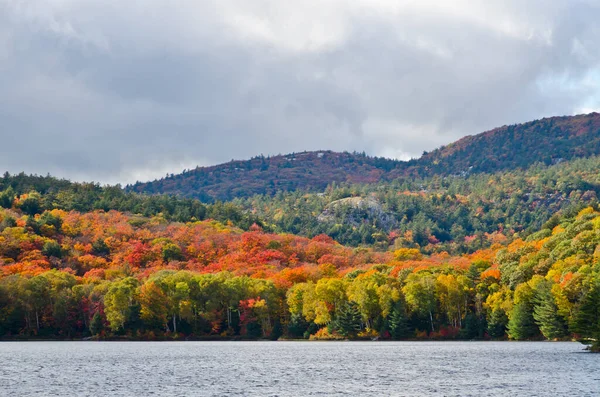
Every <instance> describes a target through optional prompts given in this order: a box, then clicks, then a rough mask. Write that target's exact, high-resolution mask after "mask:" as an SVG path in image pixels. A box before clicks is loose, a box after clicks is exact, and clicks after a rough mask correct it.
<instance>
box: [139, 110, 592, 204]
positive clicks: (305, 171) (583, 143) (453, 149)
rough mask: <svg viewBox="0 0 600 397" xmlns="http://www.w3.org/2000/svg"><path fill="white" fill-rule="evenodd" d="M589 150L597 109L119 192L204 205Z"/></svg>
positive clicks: (223, 169) (257, 163)
mask: <svg viewBox="0 0 600 397" xmlns="http://www.w3.org/2000/svg"><path fill="white" fill-rule="evenodd" d="M594 155H600V114H599V113H590V114H587V115H578V116H563V117H550V118H544V119H541V120H535V121H530V122H527V123H523V124H516V125H510V126H503V127H499V128H495V129H493V130H490V131H487V132H483V133H481V134H477V135H472V136H466V137H464V138H462V139H459V140H458V141H456V142H453V143H451V144H448V145H445V146H442V147H440V148H439V149H436V150H434V151H431V152H429V153H427V152H426V153H424V154H423V156H422V157H421V158H419V159H414V160H410V161H400V160H392V159H386V158H381V157H371V156H368V155H366V154H365V153H356V152H354V153H348V152H343V153H338V152H333V151H329V150H320V151H313V152H301V153H291V154H286V155H277V156H272V157H265V156H257V157H254V158H252V159H250V160H237V161H231V162H229V163H225V164H220V165H215V166H210V167H197V168H195V169H192V170H188V171H184V172H183V173H181V174H177V175H170V176H168V177H165V178H162V179H158V180H154V181H151V182H144V183H141V182H138V183H136V184H134V185H131V186H128V187H127V190H130V191H135V192H139V193H149V194H158V193H167V194H176V195H179V196H184V197H194V198H199V199H201V200H203V201H207V202H210V201H214V200H230V199H233V198H236V197H242V198H244V197H249V196H252V195H255V194H265V195H274V194H275V193H277V192H278V191H294V190H298V189H305V190H312V191H323V190H324V189H325V188H326V187H327V185H329V184H331V183H332V182H335V183H356V184H363V183H375V182H378V181H382V180H383V181H385V180H393V179H396V178H400V177H416V176H421V177H425V176H432V175H441V176H448V175H457V176H461V175H462V176H464V175H466V174H470V173H482V172H490V173H491V172H496V171H502V170H510V169H517V168H526V167H528V166H530V165H532V164H534V163H544V164H546V165H550V164H553V163H557V162H561V161H564V160H571V159H573V158H581V157H589V156H594Z"/></svg>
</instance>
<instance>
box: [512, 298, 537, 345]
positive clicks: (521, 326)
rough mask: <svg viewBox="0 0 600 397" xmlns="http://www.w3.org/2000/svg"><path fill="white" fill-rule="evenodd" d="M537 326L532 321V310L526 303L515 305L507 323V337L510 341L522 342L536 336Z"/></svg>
mask: <svg viewBox="0 0 600 397" xmlns="http://www.w3.org/2000/svg"><path fill="white" fill-rule="evenodd" d="M536 334H537V326H536V324H535V321H534V319H533V308H532V306H531V305H530V304H529V303H527V302H519V303H517V304H516V305H515V306H514V307H513V310H512V312H511V316H510V320H509V321H508V336H509V337H510V338H511V339H516V340H524V339H530V338H533V337H534V336H536Z"/></svg>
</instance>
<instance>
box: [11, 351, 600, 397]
mask: <svg viewBox="0 0 600 397" xmlns="http://www.w3.org/2000/svg"><path fill="white" fill-rule="evenodd" d="M582 349H583V346H582V345H580V344H578V343H548V342H546V343H544V342H531V343H529V342H523V343H510V342H6V343H0V394H1V395H2V396H151V395H157V396H196V395H197V396H310V395H319V396H321V395H332V396H333V395H339V396H342V395H360V396H368V395H373V396H420V395H435V396H594V395H600V355H598V354H590V353H587V352H583V351H582Z"/></svg>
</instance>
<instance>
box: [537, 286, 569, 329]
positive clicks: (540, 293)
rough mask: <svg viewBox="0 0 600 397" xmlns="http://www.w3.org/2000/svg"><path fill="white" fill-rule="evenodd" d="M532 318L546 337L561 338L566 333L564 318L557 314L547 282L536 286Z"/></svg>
mask: <svg viewBox="0 0 600 397" xmlns="http://www.w3.org/2000/svg"><path fill="white" fill-rule="evenodd" d="M536 292H537V293H536V298H535V307H534V310H533V318H534V320H535V323H536V324H537V325H538V326H539V328H540V331H541V332H542V334H543V335H544V337H545V338H546V339H558V338H563V337H564V336H565V335H566V333H567V329H566V328H567V327H566V324H565V321H564V319H563V318H562V317H561V316H560V315H559V314H558V309H557V307H556V303H555V301H554V296H553V295H552V291H551V290H550V285H549V283H547V282H542V283H540V285H539V286H538V288H537V291H536Z"/></svg>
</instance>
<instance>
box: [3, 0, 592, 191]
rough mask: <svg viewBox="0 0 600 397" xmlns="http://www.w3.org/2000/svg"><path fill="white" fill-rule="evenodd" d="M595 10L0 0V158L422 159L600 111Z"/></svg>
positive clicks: (365, 0)
mask: <svg viewBox="0 0 600 397" xmlns="http://www.w3.org/2000/svg"><path fill="white" fill-rule="evenodd" d="M296 3H298V4H296ZM599 18H600V6H598V5H597V3H596V2H595V1H568V0H555V1H552V2H548V1H541V0H532V1H528V2H521V1H517V0H512V1H503V2H493V1H466V0H461V1H453V2H442V1H437V2H436V1H432V0H423V1H420V2H413V1H396V0H394V1H392V0H355V1H344V0H325V1H323V0H321V1H316V0H306V1H303V2H301V4H300V3H299V2H281V1H277V0H253V1H247V0H219V1H217V0H203V1H191V0H181V1H178V2H166V1H158V0H157V1H146V2H143V4H142V3H139V2H117V1H107V0H90V1H86V2H81V1H76V0H48V1H46V2H43V4H42V3H38V2H25V1H18V0H4V1H3V2H2V1H0V86H1V87H2V90H0V120H2V125H1V130H0V133H1V138H2V145H0V169H2V170H4V169H6V170H8V171H10V172H18V171H21V170H24V171H26V172H35V173H41V174H45V173H47V172H50V173H51V174H54V175H57V176H61V177H68V178H74V179H78V180H98V181H102V182H132V181H135V180H136V179H140V180H142V179H149V178H154V177H159V176H162V175H164V174H165V173H167V172H178V171H180V170H182V169H183V168H190V167H193V166H195V165H197V164H200V165H206V164H214V163H218V162H223V161H228V160H230V159H232V158H248V157H251V156H254V155H257V154H260V153H263V154H276V153H286V152H292V151H301V150H314V149H334V150H359V151H363V150H365V151H367V152H368V153H370V154H374V155H386V156H392V157H411V156H418V155H419V154H420V153H421V152H422V151H423V150H431V149H433V148H435V147H437V146H439V145H441V144H445V143H448V142H451V141H453V140H455V139H457V138H459V137H461V136H464V135H467V134H474V133H478V132H481V131H483V130H486V129H490V128H493V127H496V126H500V125H503V124H509V123H516V122H522V121H527V120H531V119H535V118H540V117H544V116H552V115H564V114H575V113H581V112H585V111H591V110H596V109H598V108H600V88H599V87H600V53H599V52H598V51H597V42H598V41H599V40H600V27H599V26H598V24H597V23H596V21H597V20H598V19H599Z"/></svg>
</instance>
